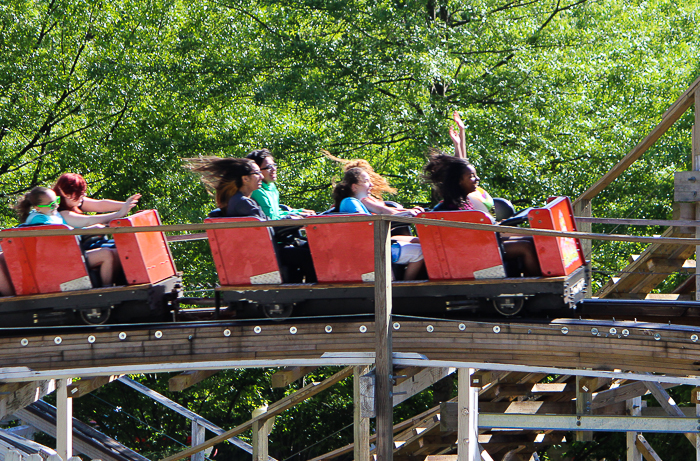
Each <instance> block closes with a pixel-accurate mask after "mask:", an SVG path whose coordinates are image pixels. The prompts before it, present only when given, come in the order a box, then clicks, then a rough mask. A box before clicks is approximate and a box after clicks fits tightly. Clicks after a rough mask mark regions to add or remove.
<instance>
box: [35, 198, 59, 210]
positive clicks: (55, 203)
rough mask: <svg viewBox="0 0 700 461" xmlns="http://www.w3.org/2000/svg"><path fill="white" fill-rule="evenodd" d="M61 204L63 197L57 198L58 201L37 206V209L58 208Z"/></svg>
mask: <svg viewBox="0 0 700 461" xmlns="http://www.w3.org/2000/svg"><path fill="white" fill-rule="evenodd" d="M59 203H61V197H56V200H54V201H53V202H49V203H47V204H46V205H37V208H58V204H59Z"/></svg>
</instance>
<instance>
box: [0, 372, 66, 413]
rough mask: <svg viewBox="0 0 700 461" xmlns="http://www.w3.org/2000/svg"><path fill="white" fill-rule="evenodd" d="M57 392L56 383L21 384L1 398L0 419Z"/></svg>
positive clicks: (50, 381)
mask: <svg viewBox="0 0 700 461" xmlns="http://www.w3.org/2000/svg"><path fill="white" fill-rule="evenodd" d="M55 390H56V381H55V380H53V379H50V380H46V381H33V382H29V383H20V385H19V386H18V387H17V389H16V390H15V391H13V392H11V393H10V394H7V395H4V396H2V398H0V419H2V418H4V417H5V416H9V415H12V414H14V413H15V412H17V410H20V409H22V408H24V407H26V406H28V405H31V404H32V403H34V402H36V401H37V400H39V399H41V398H43V397H44V396H46V395H48V394H50V393H51V392H53V391H55Z"/></svg>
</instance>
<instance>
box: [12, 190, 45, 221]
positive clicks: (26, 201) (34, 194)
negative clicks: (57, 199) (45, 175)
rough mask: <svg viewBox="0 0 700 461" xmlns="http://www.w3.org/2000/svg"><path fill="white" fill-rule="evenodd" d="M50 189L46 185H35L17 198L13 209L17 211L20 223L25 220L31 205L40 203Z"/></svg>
mask: <svg viewBox="0 0 700 461" xmlns="http://www.w3.org/2000/svg"><path fill="white" fill-rule="evenodd" d="M50 190H51V189H49V188H48V187H42V186H37V187H35V188H33V189H32V190H30V191H29V192H27V193H26V194H24V195H23V196H22V197H20V198H19V200H17V204H16V205H15V207H14V210H15V212H16V213H17V217H18V218H19V222H20V223H23V222H25V221H26V220H27V217H28V216H29V212H30V211H31V210H32V207H33V206H37V205H40V204H41V200H42V199H43V198H44V197H46V196H48V195H49V191H50Z"/></svg>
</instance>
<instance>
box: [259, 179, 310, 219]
mask: <svg viewBox="0 0 700 461" xmlns="http://www.w3.org/2000/svg"><path fill="white" fill-rule="evenodd" d="M250 197H251V198H252V199H253V200H255V201H256V202H257V204H258V205H260V208H262V210H263V212H264V213H265V216H267V217H268V219H282V218H286V217H287V216H289V215H290V214H299V213H301V212H302V211H304V210H301V209H299V210H289V211H287V210H280V193H279V191H278V190H277V186H275V183H273V182H270V183H267V182H265V181H263V183H262V185H261V186H260V189H258V190H254V191H253V193H252V194H251V195H250Z"/></svg>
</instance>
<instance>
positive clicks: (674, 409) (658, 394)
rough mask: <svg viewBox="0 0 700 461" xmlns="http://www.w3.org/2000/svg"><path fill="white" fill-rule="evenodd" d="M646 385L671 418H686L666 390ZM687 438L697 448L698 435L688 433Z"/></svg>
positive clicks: (657, 384)
mask: <svg viewBox="0 0 700 461" xmlns="http://www.w3.org/2000/svg"><path fill="white" fill-rule="evenodd" d="M644 385H645V386H646V388H647V389H649V392H651V395H653V396H654V398H655V399H656V401H657V402H658V403H659V405H661V408H663V409H664V411H666V413H667V414H668V415H669V416H677V417H679V418H684V417H685V414H683V410H681V409H680V408H679V407H678V405H677V404H676V402H675V401H674V400H673V398H671V396H670V395H668V392H666V389H664V388H663V387H662V386H661V385H660V384H659V383H650V382H646V381H644ZM685 437H686V438H687V439H688V440H689V441H690V443H692V444H693V446H695V443H696V437H697V435H696V434H693V433H687V434H685Z"/></svg>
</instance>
